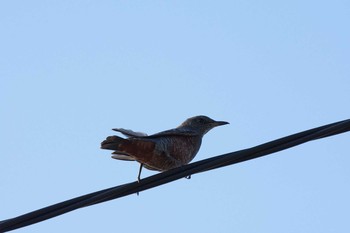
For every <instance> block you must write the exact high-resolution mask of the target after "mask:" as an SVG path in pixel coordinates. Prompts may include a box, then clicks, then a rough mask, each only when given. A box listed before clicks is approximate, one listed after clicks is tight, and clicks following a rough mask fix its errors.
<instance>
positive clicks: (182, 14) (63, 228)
mask: <svg viewBox="0 0 350 233" xmlns="http://www.w3.org/2000/svg"><path fill="white" fill-rule="evenodd" d="M349 22H350V3H349V1H345V0H344V1H341V0H334V1H298V0H297V1H295V0H294V1H215V2H214V1H64V0H60V1H1V3H0V31H1V36H0V54H1V55H0V103H1V110H0V111H1V123H0V124H1V130H0V137H1V156H0V177H1V185H0V193H1V200H0V219H6V218H10V217H15V216H17V215H20V214H24V213H27V212H29V211H32V210H36V209H38V208H42V207H45V206H47V205H51V204H54V203H57V202H60V201H64V200H66V199H70V198H73V197H76V196H79V195H83V194H86V193H89V192H93V191H97V190H100V189H104V188H108V187H112V186H115V185H119V184H123V183H127V182H131V181H134V180H135V179H136V176H137V169H138V165H137V164H136V163H128V162H122V161H116V160H113V159H111V158H110V154H109V151H103V150H100V149H99V146H100V142H101V141H102V140H103V139H104V138H105V137H106V136H108V135H111V134H113V131H111V128H115V127H124V128H130V129H133V130H136V131H144V132H147V133H156V132H159V131H162V130H165V129H169V128H173V127H175V126H177V125H179V124H180V123H181V122H182V121H183V120H185V119H186V118H188V117H191V116H194V115H199V114H204V115H208V116H210V117H212V118H214V119H217V120H226V121H229V122H230V123H231V124H230V125H227V126H223V127H220V128H217V129H214V130H213V131H211V132H209V133H208V134H207V135H206V136H205V138H204V141H203V145H202V148H201V150H200V152H199V153H198V155H197V157H196V158H195V161H198V160H200V159H204V158H208V157H211V156H214V155H219V154H222V153H226V152H231V151H235V150H239V149H243V148H248V147H251V146H254V145H257V144H260V143H263V142H266V141H269V140H272V139H276V138H279V137H282V136H286V135H289V134H292V133H296V132H299V131H302V130H305V129H309V128H313V127H316V126H319V125H323V124H327V123H331V122H335V121H338V120H343V119H347V118H349V117H350V108H349V101H350V65H349V61H350V43H349V42H350V30H349ZM349 140H350V134H349V133H348V134H342V135H338V136H335V137H332V138H327V139H323V140H319V141H314V142H310V143H308V144H304V145H301V146H299V147H296V148H293V149H289V150H286V151H283V152H280V153H276V154H273V155H270V156H268V157H264V158H260V159H257V160H253V161H249V162H246V163H241V164H238V165H235V166H231V167H226V168H223V169H219V170H215V171H211V172H207V173H203V174H198V175H194V176H193V177H192V179H191V180H186V179H181V180H178V181H176V182H174V183H171V184H167V185H164V186H161V187H158V188H155V189H152V190H148V191H145V192H142V193H141V194H140V196H137V195H131V196H127V197H124V198H121V199H118V200H114V201H111V202H107V203H104V204H100V205H96V206H92V207H88V208H84V209H79V210H77V211H74V212H71V213H68V214H65V215H62V216H59V217H56V218H54V219H50V220H48V221H45V222H42V223H38V224H35V225H32V226H29V227H26V228H22V229H21V230H18V232H36V233H38V232H98V231H99V232H154V233H158V232H170V233H172V232H174V233H175V232H204V233H206V232H208V233H209V232H245V233H246V232H248V233H250V232H251V233H253V232H259V233H260V232H266V233H274V232H276V233H280V232H284V233H294V232H317V233H322V232H350V226H349V209H350V200H349V197H350V185H349V178H350V169H349V166H350V156H349V155H350V147H349ZM152 174H155V173H154V172H151V171H144V173H143V176H144V177H145V176H149V175H152Z"/></svg>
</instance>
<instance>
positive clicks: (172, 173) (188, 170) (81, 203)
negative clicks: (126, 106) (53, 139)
mask: <svg viewBox="0 0 350 233" xmlns="http://www.w3.org/2000/svg"><path fill="white" fill-rule="evenodd" d="M347 131H350V119H348V120H344V121H339V122H336V123H332V124H328V125H324V126H321V127H317V128H313V129H310V130H306V131H303V132H300V133H296V134H293V135H290V136H287V137H283V138H280V139H277V140H274V141H271V142H267V143H264V144H261V145H258V146H255V147H252V148H249V149H244V150H240V151H236V152H231V153H227V154H223V155H219V156H215V157H212V158H208V159H204V160H201V161H198V162H195V163H191V164H188V165H185V166H182V167H179V168H175V169H172V170H169V171H165V172H162V173H159V174H156V175H153V176H149V177H147V178H144V179H142V180H141V181H140V182H139V183H138V182H137V181H135V182H132V183H127V184H123V185H119V186H115V187H112V188H108V189H104V190H101V191H97V192H94V193H90V194H86V195H83V196H80V197H76V198H73V199H70V200H67V201H63V202H60V203H57V204H54V205H51V206H48V207H45V208H42V209H39V210H35V211H33V212H30V213H27V214H23V215H20V216H18V217H14V218H11V219H6V220H3V221H0V232H5V231H11V230H15V229H18V228H21V227H25V226H28V225H31V224H35V223H38V222H41V221H44V220H47V219H49V218H53V217H56V216H59V215H61V214H64V213H67V212H70V211H73V210H76V209H79V208H82V207H87V206H90V205H95V204H98V203H102V202H105V201H110V200H113V199H116V198H120V197H123V196H127V195H130V194H133V193H138V192H141V191H144V190H147V189H150V188H154V187H157V186H159V185H162V184H166V183H169V182H172V181H175V180H178V179H181V178H183V177H187V176H190V175H193V174H196V173H200V172H206V171H209V170H213V169H217V168H221V167H224V166H229V165H232V164H236V163H240V162H244V161H247V160H251V159H255V158H259V157H262V156H265V155H268V154H272V153H275V152H278V151H281V150H285V149H288V148H291V147H294V146H297V145H300V144H302V143H305V142H308V141H312V140H316V139H321V138H324V137H329V136H333V135H336V134H340V133H344V132H347Z"/></svg>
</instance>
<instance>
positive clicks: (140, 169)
mask: <svg viewBox="0 0 350 233" xmlns="http://www.w3.org/2000/svg"><path fill="white" fill-rule="evenodd" d="M142 167H143V163H140V168H139V175H138V176H137V182H139V183H140V179H141V171H142Z"/></svg>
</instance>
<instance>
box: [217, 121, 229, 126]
mask: <svg viewBox="0 0 350 233" xmlns="http://www.w3.org/2000/svg"><path fill="white" fill-rule="evenodd" d="M227 124H230V123H228V122H227V121H215V122H214V123H213V125H214V127H216V126H220V125H227Z"/></svg>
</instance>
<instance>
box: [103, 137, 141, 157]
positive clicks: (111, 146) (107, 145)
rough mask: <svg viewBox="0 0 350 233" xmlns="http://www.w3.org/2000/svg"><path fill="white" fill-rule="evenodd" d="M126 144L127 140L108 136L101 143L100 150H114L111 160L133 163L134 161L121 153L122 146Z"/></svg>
mask: <svg viewBox="0 0 350 233" xmlns="http://www.w3.org/2000/svg"><path fill="white" fill-rule="evenodd" d="M127 142H128V140H127V139H124V138H121V137H118V136H109V137H107V138H106V140H104V141H103V142H101V149H107V150H114V152H113V153H112V158H113V159H119V160H126V161H134V160H135V159H134V158H133V157H131V156H130V155H128V154H127V153H125V152H121V150H122V148H121V147H122V146H123V144H126V143H127Z"/></svg>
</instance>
